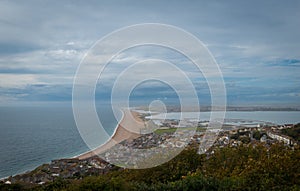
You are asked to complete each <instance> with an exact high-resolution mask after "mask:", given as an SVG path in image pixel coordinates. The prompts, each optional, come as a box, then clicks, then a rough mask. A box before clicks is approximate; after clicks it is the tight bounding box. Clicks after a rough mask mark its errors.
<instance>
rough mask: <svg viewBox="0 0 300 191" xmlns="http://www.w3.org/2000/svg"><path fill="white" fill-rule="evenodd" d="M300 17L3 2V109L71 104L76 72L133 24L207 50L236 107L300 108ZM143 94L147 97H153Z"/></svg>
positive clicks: (255, 8)
mask: <svg viewBox="0 0 300 191" xmlns="http://www.w3.org/2000/svg"><path fill="white" fill-rule="evenodd" d="M299 10H300V1H292V0H291V1H279V0H278V1H275V0H273V1H238V0H237V1H158V0H157V1H32V0H28V1H17V0H16V1H9V0H7V1H4V0H3V1H1V2H0V105H5V104H18V103H20V104H21V103H22V104H23V103H31V102H47V103H49V102H50V103H51V102H60V101H62V102H68V101H71V99H72V83H73V77H74V75H75V72H76V69H77V67H78V66H79V64H80V61H81V59H82V58H83V56H84V54H85V53H86V52H87V51H88V50H89V48H90V47H91V46H92V45H93V44H94V43H95V42H96V41H97V40H99V39H100V38H101V37H103V36H104V35H107V34H109V33H110V32H112V31H114V30H117V29H119V28H121V27H126V26H128V25H133V24H139V23H164V24H169V25H174V26H177V27H180V28H182V29H184V30H186V31H188V32H190V33H191V34H193V35H195V36H196V37H197V38H199V39H200V40H201V41H202V42H203V43H204V44H205V45H206V46H207V48H208V49H209V50H210V51H211V53H212V54H213V56H214V57H215V59H216V61H217V63H218V64H219V66H220V69H221V71H222V73H223V76H224V80H225V85H226V89H227V99H228V103H229V104H230V105H277V106H278V105H279V106H299V105H300V83H299V82H300V75H299V74H300V19H299V18H300V11H299ZM145 53H149V50H148V51H147V48H146V49H144V51H141V50H140V51H138V50H137V51H136V52H134V51H132V52H129V53H128V55H129V56H130V58H133V60H134V59H135V60H139V59H142V58H144V57H145V56H148V55H145ZM160 53H161V52H160ZM128 55H127V56H126V55H121V56H120V57H122V56H123V58H124V57H128ZM166 55H170V54H166ZM171 58H174V55H173V56H170V59H171ZM127 60H128V59H127ZM129 60H130V59H129ZM154 87H155V86H154ZM99 89H100V91H99V92H100V93H99V94H101V90H103V89H101V87H100V88H99ZM200 89H201V88H198V90H199V91H201V90H200ZM143 91H144V92H145V95H143V94H141V93H142V92H143ZM143 91H141V92H139V95H142V97H143V96H146V95H149V92H147V90H146V89H143ZM149 91H152V92H153V91H154V90H153V89H151V90H149ZM159 91H163V90H162V89H161V87H160V88H157V92H158V94H159ZM164 91H165V90H164ZM203 91H204V90H203ZM102 93H103V92H102ZM106 93H107V92H106ZM103 94H104V93H103ZM158 94H157V95H158ZM199 94H201V93H200V92H199ZM166 95H167V94H165V95H162V97H166ZM202 96H204V94H203V95H202ZM206 96H207V95H206ZM98 97H99V99H101V95H99V96H97V98H98ZM203 100H205V99H203Z"/></svg>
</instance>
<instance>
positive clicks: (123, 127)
mask: <svg viewBox="0 0 300 191" xmlns="http://www.w3.org/2000/svg"><path fill="white" fill-rule="evenodd" d="M121 112H122V118H121V121H120V123H118V124H117V127H116V128H115V131H114V133H113V135H112V136H111V138H110V139H109V140H108V141H106V142H105V143H103V144H102V145H100V146H99V147H97V148H95V149H93V150H91V151H87V152H85V153H82V154H79V155H77V156H75V157H73V158H77V159H79V160H84V159H88V158H90V157H93V156H95V155H98V154H101V153H103V152H105V151H107V150H109V149H110V148H111V147H113V146H114V145H116V144H118V143H120V142H122V141H124V140H133V139H136V138H138V137H140V136H141V134H140V130H141V128H144V126H145V125H144V121H143V120H142V119H141V118H140V117H139V113H138V112H137V111H132V110H131V109H121ZM131 116H132V117H133V118H132V117H131Z"/></svg>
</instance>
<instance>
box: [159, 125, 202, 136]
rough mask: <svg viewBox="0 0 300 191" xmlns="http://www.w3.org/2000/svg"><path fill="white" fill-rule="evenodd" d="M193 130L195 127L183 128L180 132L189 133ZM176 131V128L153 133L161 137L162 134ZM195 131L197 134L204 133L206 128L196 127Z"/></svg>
mask: <svg viewBox="0 0 300 191" xmlns="http://www.w3.org/2000/svg"><path fill="white" fill-rule="evenodd" d="M194 129H195V127H185V128H182V130H188V131H191V130H194ZM176 130H177V128H167V129H156V130H155V131H154V133H156V134H158V135H163V134H164V133H166V134H173V133H174V132H175V131H176ZM196 131H197V132H204V131H206V128H203V127H197V128H196Z"/></svg>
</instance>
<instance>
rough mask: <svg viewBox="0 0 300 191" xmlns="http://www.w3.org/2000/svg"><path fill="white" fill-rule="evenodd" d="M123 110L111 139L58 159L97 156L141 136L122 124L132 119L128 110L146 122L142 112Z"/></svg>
mask: <svg viewBox="0 0 300 191" xmlns="http://www.w3.org/2000/svg"><path fill="white" fill-rule="evenodd" d="M121 112H122V117H121V120H120V123H118V124H117V125H116V128H115V130H114V132H113V134H112V136H111V138H110V139H109V140H107V142H105V143H104V144H102V145H100V146H98V147H97V148H95V149H93V150H89V151H86V152H83V153H81V154H77V155H75V156H74V155H73V156H72V155H70V156H69V157H63V158H62V157H60V158H58V160H59V159H79V160H85V159H88V158H91V157H94V156H96V155H97V154H98V153H99V152H100V151H105V150H107V149H109V148H110V147H112V146H114V145H115V144H117V143H119V142H121V141H123V140H125V139H131V140H132V139H135V138H138V137H140V134H139V133H134V132H132V131H129V130H128V129H127V128H124V127H122V125H121V124H125V125H126V126H127V125H128V123H126V122H125V120H128V119H130V118H129V117H128V115H130V114H129V113H128V112H131V115H132V117H133V118H134V119H135V120H136V121H138V122H141V123H144V122H143V121H142V119H141V118H140V117H139V114H140V113H139V112H137V111H133V110H130V109H121ZM134 124H136V123H134ZM136 130H137V129H133V131H136ZM105 145H106V146H105ZM108 146H109V147H108ZM103 147H105V150H102V149H103ZM100 153H101V152H100ZM100 153H99V154H100ZM50 163H51V160H50V161H48V162H45V163H40V164H36V165H35V166H34V167H32V168H29V169H26V170H24V171H22V172H19V173H15V174H12V175H9V176H4V177H0V181H3V180H7V179H8V178H10V177H14V176H18V175H24V174H27V173H28V172H31V171H33V170H34V169H36V168H38V167H39V166H41V165H42V164H50Z"/></svg>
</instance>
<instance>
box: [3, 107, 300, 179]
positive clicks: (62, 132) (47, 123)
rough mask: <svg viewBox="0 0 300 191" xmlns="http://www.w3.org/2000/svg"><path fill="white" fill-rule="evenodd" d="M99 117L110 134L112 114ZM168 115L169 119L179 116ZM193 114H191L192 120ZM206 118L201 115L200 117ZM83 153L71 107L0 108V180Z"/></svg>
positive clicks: (267, 115)
mask: <svg viewBox="0 0 300 191" xmlns="http://www.w3.org/2000/svg"><path fill="white" fill-rule="evenodd" d="M98 114H99V116H100V118H101V122H102V125H103V126H104V127H105V129H106V130H107V132H108V134H110V135H111V134H112V133H113V131H114V129H115V127H116V125H117V122H116V120H115V118H114V117H113V114H112V113H111V111H109V110H108V109H107V108H101V109H98ZM168 115H170V116H169V117H170V118H172V116H173V117H174V116H175V117H176V115H178V114H176V113H170V114H168ZM193 115H195V114H192V113H191V117H192V116H193ZM206 115H208V114H207V113H204V114H203V115H201V118H204V117H205V116H206ZM208 116H209V115H208ZM227 117H228V118H235V119H237V118H238V119H243V118H245V119H253V120H262V121H269V122H274V123H296V122H300V120H299V119H300V112H229V113H227ZM86 151H88V147H87V146H86V145H85V143H84V141H83V140H82V139H81V137H80V135H79V133H78V130H77V128H76V125H75V122H74V118H73V113H72V109H71V108H63V107H61V108H54V107H52V108H51V107H46V108H45V107H44V108H41V107H22V108H17V107H6V108H4V107H1V108H0V152H1V154H0V178H3V177H7V176H10V175H15V174H18V173H22V172H25V171H28V170H32V169H33V168H35V167H37V166H39V165H41V164H43V163H48V162H50V161H51V160H53V159H58V158H64V157H72V156H76V155H79V154H81V153H83V152H86Z"/></svg>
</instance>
